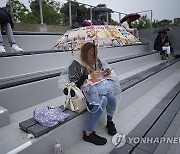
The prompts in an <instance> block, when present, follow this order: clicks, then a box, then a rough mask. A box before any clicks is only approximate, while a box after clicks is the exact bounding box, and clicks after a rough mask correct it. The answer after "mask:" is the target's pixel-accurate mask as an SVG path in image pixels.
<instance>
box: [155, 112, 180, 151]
mask: <svg viewBox="0 0 180 154" xmlns="http://www.w3.org/2000/svg"><path fill="white" fill-rule="evenodd" d="M179 136H180V111H178V113H177V115H176V116H175V118H174V120H173V121H172V123H171V125H170V126H169V128H168V130H167V131H166V133H165V134H164V137H178V138H179ZM179 150H180V145H179V141H178V143H175V144H170V143H161V144H159V145H158V146H157V148H156V149H155V151H154V154H159V153H164V154H178V153H179Z"/></svg>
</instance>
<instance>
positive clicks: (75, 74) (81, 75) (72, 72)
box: [68, 61, 88, 88]
mask: <svg viewBox="0 0 180 154" xmlns="http://www.w3.org/2000/svg"><path fill="white" fill-rule="evenodd" d="M68 74H69V80H70V82H75V83H76V85H77V87H78V88H80V87H81V85H82V84H83V83H84V81H85V80H86V79H87V78H88V75H86V74H85V72H82V65H80V64H79V63H78V62H77V61H73V63H72V64H71V65H70V66H69V70H68Z"/></svg>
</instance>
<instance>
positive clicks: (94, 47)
mask: <svg viewBox="0 0 180 154" xmlns="http://www.w3.org/2000/svg"><path fill="white" fill-rule="evenodd" d="M93 49H94V60H95V65H94V68H95V70H96V46H95V41H94V40H93Z"/></svg>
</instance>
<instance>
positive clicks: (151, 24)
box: [150, 10, 152, 28]
mask: <svg viewBox="0 0 180 154" xmlns="http://www.w3.org/2000/svg"><path fill="white" fill-rule="evenodd" d="M150 11H151V28H152V10H150Z"/></svg>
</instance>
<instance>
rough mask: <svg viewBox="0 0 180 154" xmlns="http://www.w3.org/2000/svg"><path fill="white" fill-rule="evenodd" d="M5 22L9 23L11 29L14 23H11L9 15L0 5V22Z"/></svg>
mask: <svg viewBox="0 0 180 154" xmlns="http://www.w3.org/2000/svg"><path fill="white" fill-rule="evenodd" d="M6 23H10V25H11V28H12V29H13V28H14V24H13V21H12V17H11V15H10V14H9V13H8V12H7V11H6V10H4V9H2V8H1V7H0V24H2V25H3V24H6Z"/></svg>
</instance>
